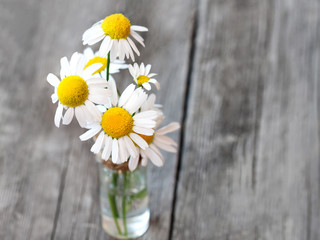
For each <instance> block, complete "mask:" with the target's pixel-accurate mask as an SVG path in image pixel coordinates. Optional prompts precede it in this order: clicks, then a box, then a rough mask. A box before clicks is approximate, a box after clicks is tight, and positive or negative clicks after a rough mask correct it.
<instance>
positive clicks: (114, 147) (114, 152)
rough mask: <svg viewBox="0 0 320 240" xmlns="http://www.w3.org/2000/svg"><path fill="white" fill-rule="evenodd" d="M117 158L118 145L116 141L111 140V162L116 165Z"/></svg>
mask: <svg viewBox="0 0 320 240" xmlns="http://www.w3.org/2000/svg"><path fill="white" fill-rule="evenodd" d="M118 158H119V145H118V140H117V139H113V140H112V162H113V163H115V164H116V163H117V162H118Z"/></svg>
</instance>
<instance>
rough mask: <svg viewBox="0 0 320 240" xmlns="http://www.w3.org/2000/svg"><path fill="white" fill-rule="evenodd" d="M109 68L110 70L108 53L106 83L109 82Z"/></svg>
mask: <svg viewBox="0 0 320 240" xmlns="http://www.w3.org/2000/svg"><path fill="white" fill-rule="evenodd" d="M109 68H110V51H109V53H108V58H107V81H109Z"/></svg>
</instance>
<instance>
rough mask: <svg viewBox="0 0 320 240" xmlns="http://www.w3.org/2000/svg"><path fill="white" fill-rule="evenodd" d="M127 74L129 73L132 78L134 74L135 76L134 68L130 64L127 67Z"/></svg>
mask: <svg viewBox="0 0 320 240" xmlns="http://www.w3.org/2000/svg"><path fill="white" fill-rule="evenodd" d="M129 72H130V74H131V76H132V77H135V75H136V74H135V71H134V67H133V66H132V65H131V64H130V65H129Z"/></svg>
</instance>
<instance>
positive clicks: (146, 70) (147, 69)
mask: <svg viewBox="0 0 320 240" xmlns="http://www.w3.org/2000/svg"><path fill="white" fill-rule="evenodd" d="M150 69H151V65H150V64H148V65H147V66H146V69H145V72H144V75H145V76H148V74H149V72H150Z"/></svg>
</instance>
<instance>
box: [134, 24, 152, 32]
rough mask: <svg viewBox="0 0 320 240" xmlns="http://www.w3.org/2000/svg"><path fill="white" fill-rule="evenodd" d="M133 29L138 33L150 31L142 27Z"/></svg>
mask: <svg viewBox="0 0 320 240" xmlns="http://www.w3.org/2000/svg"><path fill="white" fill-rule="evenodd" d="M131 29H132V30H134V31H138V32H147V31H148V28H146V27H142V26H137V25H132V26H131Z"/></svg>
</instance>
